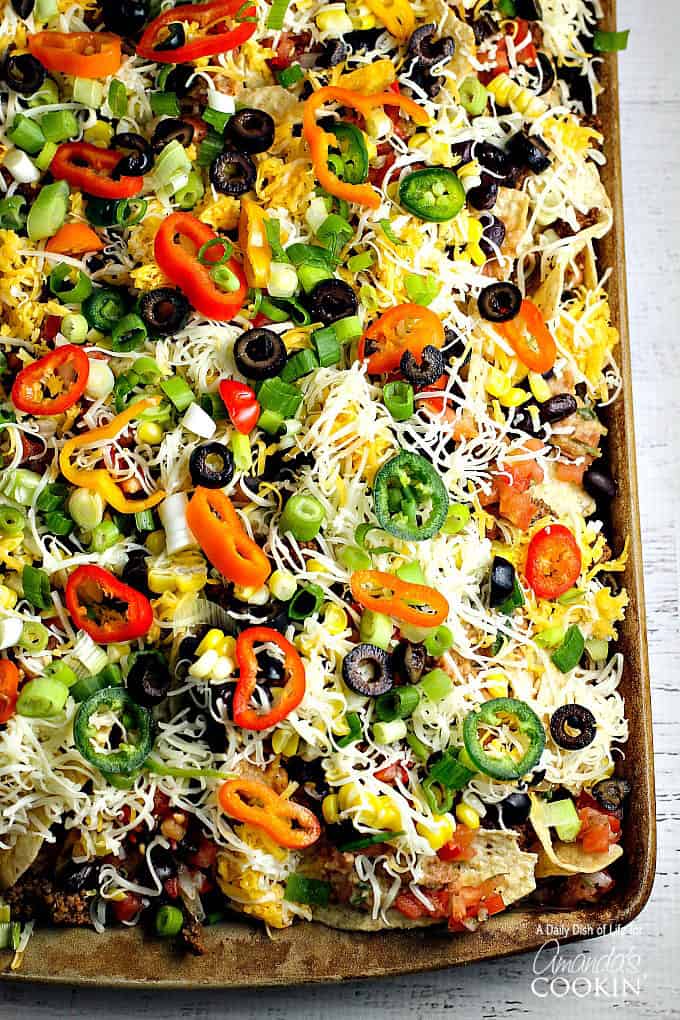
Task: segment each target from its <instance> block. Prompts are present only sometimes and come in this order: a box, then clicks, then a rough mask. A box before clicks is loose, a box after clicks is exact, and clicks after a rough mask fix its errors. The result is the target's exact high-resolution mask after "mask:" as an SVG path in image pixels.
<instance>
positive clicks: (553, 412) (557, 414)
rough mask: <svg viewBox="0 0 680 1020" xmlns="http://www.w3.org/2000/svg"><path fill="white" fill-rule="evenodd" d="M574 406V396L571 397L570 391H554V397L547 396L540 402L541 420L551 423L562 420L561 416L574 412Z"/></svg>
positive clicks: (567, 416)
mask: <svg viewBox="0 0 680 1020" xmlns="http://www.w3.org/2000/svg"><path fill="white" fill-rule="evenodd" d="M576 408H577V404H576V397H573V396H572V395H571V393H556V394H555V396H554V397H549V398H548V400H546V401H545V402H544V403H543V404H541V407H540V415H541V421H542V422H550V424H551V425H553V424H554V423H555V422H558V421H562V419H563V418H569V417H570V416H571V415H572V414H574V413H575V411H576Z"/></svg>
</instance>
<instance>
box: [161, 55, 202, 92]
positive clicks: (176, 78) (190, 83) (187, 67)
mask: <svg viewBox="0 0 680 1020" xmlns="http://www.w3.org/2000/svg"><path fill="white" fill-rule="evenodd" d="M195 74H196V68H195V67H194V65H193V64H175V66H174V67H173V69H172V70H171V71H170V73H169V74H168V75H167V76H166V78H165V82H164V85H163V91H164V92H174V93H175V95H176V96H177V98H178V99H184V98H185V97H186V96H188V95H189V93H192V92H193V91H194V89H196V90H198V89H201V88H205V82H203V81H202V80H201V79H200V78H195V77H194V75H195Z"/></svg>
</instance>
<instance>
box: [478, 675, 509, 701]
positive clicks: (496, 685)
mask: <svg viewBox="0 0 680 1020" xmlns="http://www.w3.org/2000/svg"><path fill="white" fill-rule="evenodd" d="M484 686H485V688H486V690H487V691H488V692H489V694H490V695H491V696H492V698H507V696H508V678H507V676H506V675H505V673H503V671H502V670H496V671H495V672H493V673H489V674H488V676H487V677H486V678H485V681H484Z"/></svg>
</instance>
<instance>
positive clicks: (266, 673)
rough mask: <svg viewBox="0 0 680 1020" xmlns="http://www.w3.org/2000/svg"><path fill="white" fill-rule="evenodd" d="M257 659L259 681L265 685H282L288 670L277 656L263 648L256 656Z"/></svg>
mask: <svg viewBox="0 0 680 1020" xmlns="http://www.w3.org/2000/svg"><path fill="white" fill-rule="evenodd" d="M255 658H256V659H257V666H258V670H257V679H258V680H259V681H262V682H264V683H273V684H280V683H282V682H283V680H284V677H285V675H286V669H285V666H284V664H283V662H282V661H281V659H277V657H276V656H275V655H272V653H271V652H268V651H267V649H266V648H263V649H262V650H261V651H259V652H258V653H257V655H256V656H255Z"/></svg>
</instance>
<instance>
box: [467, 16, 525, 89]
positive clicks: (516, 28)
mask: <svg viewBox="0 0 680 1020" xmlns="http://www.w3.org/2000/svg"><path fill="white" fill-rule="evenodd" d="M530 34H531V28H530V27H529V22H528V21H524V20H523V19H522V18H515V19H514V21H510V22H508V24H507V27H506V35H508V36H512V38H513V42H514V44H515V50H516V59H517V63H518V64H525V65H526V66H527V67H534V66H535V65H536V61H537V60H538V53H537V52H536V47H535V46H534V43H533V41H532V42H530V43H527V44H526V45H522V44H523V43H524V41H525V39H526V38H527V36H528V35H530ZM494 61H495V63H494V66H493V67H492V68H490V69H489V70H487V71H482V72H481V73H480V74H479V75H478V77H479V80H480V81H481V83H482V85H488V84H489V82H490V81H493V79H494V78H497V77H498V75H499V74H505V73H506V72H507V71H509V70H510V60H509V58H508V46H507V42H506V40H505V38H503V39H500V40H499V41H498V45H497V46H496V56H495V58H494Z"/></svg>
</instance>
